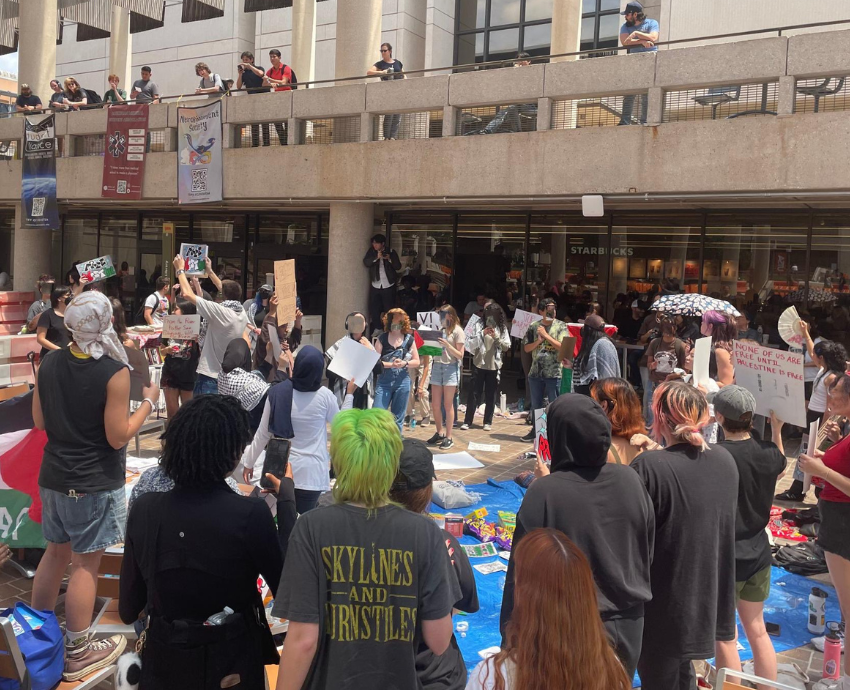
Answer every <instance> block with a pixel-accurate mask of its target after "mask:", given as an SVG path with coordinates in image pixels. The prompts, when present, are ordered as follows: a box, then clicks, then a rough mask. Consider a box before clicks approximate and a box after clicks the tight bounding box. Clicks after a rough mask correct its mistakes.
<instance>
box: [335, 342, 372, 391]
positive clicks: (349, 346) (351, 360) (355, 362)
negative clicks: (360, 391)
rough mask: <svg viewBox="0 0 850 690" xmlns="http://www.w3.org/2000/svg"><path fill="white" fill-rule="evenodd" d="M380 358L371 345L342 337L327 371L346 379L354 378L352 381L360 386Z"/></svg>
mask: <svg viewBox="0 0 850 690" xmlns="http://www.w3.org/2000/svg"><path fill="white" fill-rule="evenodd" d="M380 358H381V355H379V354H378V353H377V352H375V350H373V349H372V348H371V347H366V346H365V345H361V344H360V343H358V342H357V341H356V340H352V339H351V338H343V339H342V340H341V341H340V343H339V349H337V351H336V354H335V355H334V358H333V361H332V362H331V363H330V365H329V366H328V371H330V372H332V373H334V374H336V375H337V376H339V377H340V378H342V379H345V380H346V381H350V380H351V379H354V383H356V384H357V385H358V386H362V385H363V384H364V383H366V379H367V378H369V374H370V373H371V372H372V369H374V368H375V365H376V364H377V363H378V360H379V359H380Z"/></svg>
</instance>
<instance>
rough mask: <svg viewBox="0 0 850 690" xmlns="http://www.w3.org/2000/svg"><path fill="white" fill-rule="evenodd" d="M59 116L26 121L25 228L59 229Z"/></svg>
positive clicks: (23, 192) (22, 189)
mask: <svg viewBox="0 0 850 690" xmlns="http://www.w3.org/2000/svg"><path fill="white" fill-rule="evenodd" d="M55 120H56V116H55V115H29V116H27V117H26V118H25V120H24V155H23V165H22V166H21V167H22V170H23V175H22V179H21V205H22V206H23V209H24V223H23V227H24V228H42V229H46V230H58V229H59V207H58V205H57V204H56V158H55V154H56V123H55Z"/></svg>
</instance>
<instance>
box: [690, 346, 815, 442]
mask: <svg viewBox="0 0 850 690" xmlns="http://www.w3.org/2000/svg"><path fill="white" fill-rule="evenodd" d="M697 342H699V341H697ZM735 382H736V383H737V384H738V385H739V386H743V387H744V388H746V389H747V390H748V391H750V393H752V394H753V396H754V397H755V399H756V411H757V412H758V413H759V414H763V415H767V414H770V410H773V411H774V412H775V413H776V416H777V417H779V419H781V420H782V421H783V422H785V423H786V424H793V425H794V426H802V427H805V426H806V407H805V400H806V396H805V392H804V390H803V389H804V377H803V355H802V354H797V353H794V352H785V351H783V350H776V349H774V348H770V347H764V346H763V345H758V344H756V343H754V342H752V341H742V340H736V341H735Z"/></svg>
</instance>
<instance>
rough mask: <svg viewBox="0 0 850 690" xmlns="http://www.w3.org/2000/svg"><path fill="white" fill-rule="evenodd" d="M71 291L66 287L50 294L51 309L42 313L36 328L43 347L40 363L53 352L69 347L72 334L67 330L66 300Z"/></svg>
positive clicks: (37, 338) (62, 286) (54, 290)
mask: <svg viewBox="0 0 850 690" xmlns="http://www.w3.org/2000/svg"><path fill="white" fill-rule="evenodd" d="M70 293H71V289H70V288H67V287H65V286H64V285H61V286H59V287H58V288H54V289H53V292H51V293H50V309H48V310H46V311H43V312H41V316H40V317H39V319H38V326H36V342H37V343H38V344H39V345H41V354H40V355H39V361H41V360H43V359H44V356H45V355H46V354H47V353H48V352H50V351H51V350H61V349H62V348H64V347H68V345H69V344H70V342H71V334H70V333H68V329H67V328H65V300H66V298H67V297H68V295H69V294H70Z"/></svg>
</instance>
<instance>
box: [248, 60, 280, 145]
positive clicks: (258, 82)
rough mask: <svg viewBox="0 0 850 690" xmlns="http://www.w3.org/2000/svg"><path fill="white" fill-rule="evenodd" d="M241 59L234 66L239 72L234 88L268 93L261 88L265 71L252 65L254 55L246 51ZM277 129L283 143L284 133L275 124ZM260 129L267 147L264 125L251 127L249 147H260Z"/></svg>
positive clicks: (266, 133) (265, 87) (266, 88)
mask: <svg viewBox="0 0 850 690" xmlns="http://www.w3.org/2000/svg"><path fill="white" fill-rule="evenodd" d="M241 58H242V62H240V63H239V64H238V65H237V66H236V69H237V70H238V71H239V77H238V78H237V79H236V88H237V89H247V91H248V93H249V94H254V93H269V92H270V91H271V89H270V88H269V87H267V86H263V78H264V77H265V76H266V71H265V69H263V67H262V66H261V65H255V64H254V53H252V52H251V51H250V50H246V51H245V52H244V53H242V55H241ZM278 127H280V129H278V136H279V137H281V138H282V141H283V142H285V141H286V138H285V137H283V136H282V135H281V132H283V131H284V128H283V125H282V124H280V123H275V128H278ZM260 128H262V132H263V146H268V145H269V141H270V138H269V125H268V123H266V124H263V125H251V146H259V145H260Z"/></svg>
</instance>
